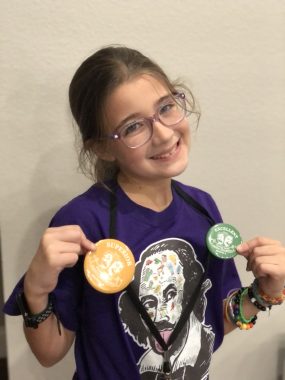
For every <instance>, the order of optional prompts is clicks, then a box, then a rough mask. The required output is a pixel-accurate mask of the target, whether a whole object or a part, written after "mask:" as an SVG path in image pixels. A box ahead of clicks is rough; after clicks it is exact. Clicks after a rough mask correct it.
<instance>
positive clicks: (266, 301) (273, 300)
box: [251, 278, 285, 307]
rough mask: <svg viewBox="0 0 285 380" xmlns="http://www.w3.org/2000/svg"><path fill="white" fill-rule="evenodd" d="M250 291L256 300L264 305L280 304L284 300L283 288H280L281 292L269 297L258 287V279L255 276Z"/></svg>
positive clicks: (284, 291)
mask: <svg viewBox="0 0 285 380" xmlns="http://www.w3.org/2000/svg"><path fill="white" fill-rule="evenodd" d="M251 288H252V293H253V296H254V298H255V299H256V301H257V302H258V303H259V304H260V305H262V306H265V307H269V306H275V305H281V304H282V303H283V301H284V300H285V289H283V290H282V292H281V294H280V295H279V296H277V297H271V296H269V295H267V294H266V293H264V291H263V290H262V289H260V287H259V283H258V279H257V278H256V279H255V280H254V281H253V283H252V285H251Z"/></svg>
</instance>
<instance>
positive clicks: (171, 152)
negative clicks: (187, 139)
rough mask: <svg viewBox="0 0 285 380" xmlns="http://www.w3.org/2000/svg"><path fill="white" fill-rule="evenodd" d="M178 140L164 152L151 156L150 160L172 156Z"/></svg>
mask: <svg viewBox="0 0 285 380" xmlns="http://www.w3.org/2000/svg"><path fill="white" fill-rule="evenodd" d="M179 143H180V140H179V141H177V143H176V144H175V145H174V146H173V147H172V148H171V149H170V150H169V151H168V152H166V153H162V154H158V155H156V156H152V157H151V159H152V160H166V159H168V158H170V157H171V156H173V154H174V153H176V151H177V149H178V146H179Z"/></svg>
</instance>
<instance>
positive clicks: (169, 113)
mask: <svg viewBox="0 0 285 380" xmlns="http://www.w3.org/2000/svg"><path fill="white" fill-rule="evenodd" d="M185 115H186V106H185V99H184V94H177V95H175V96H170V97H169V98H167V99H166V100H164V101H163V102H162V104H161V105H160V106H159V108H158V110H157V112H156V113H155V115H154V116H153V118H149V119H147V118H145V119H139V120H135V121H134V122H132V123H130V124H128V125H126V126H124V127H123V128H122V129H121V131H120V137H121V139H122V140H123V142H124V143H125V144H126V145H127V146H128V147H130V148H137V147H139V146H141V145H143V144H145V143H146V142H147V141H148V140H149V139H150V138H151V136H152V132H153V121H154V120H158V121H159V122H160V123H161V124H163V125H165V126H167V127H171V126H174V125H176V124H177V123H179V122H180V121H181V120H182V119H183V118H184V117H185Z"/></svg>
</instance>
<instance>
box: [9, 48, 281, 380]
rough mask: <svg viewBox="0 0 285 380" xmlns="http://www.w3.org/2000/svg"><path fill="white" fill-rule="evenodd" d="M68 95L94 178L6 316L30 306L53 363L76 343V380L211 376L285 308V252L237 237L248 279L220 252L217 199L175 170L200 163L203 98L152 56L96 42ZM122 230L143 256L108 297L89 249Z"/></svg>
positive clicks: (33, 340) (47, 361)
mask: <svg viewBox="0 0 285 380" xmlns="http://www.w3.org/2000/svg"><path fill="white" fill-rule="evenodd" d="M69 99H70V106H71V111H72V114H73V116H74V118H75V120H76V122H77V124H78V126H79V129H80V133H81V136H82V143H83V145H82V151H81V163H82V165H83V167H84V169H85V171H86V172H88V173H89V174H91V175H92V176H93V178H94V181H95V184H94V185H93V186H92V187H91V188H89V189H88V190H87V191H86V192H85V193H83V194H81V195H80V196H78V197H76V198H75V199H73V200H71V201H70V202H69V203H67V204H66V205H65V206H64V207H62V208H61V209H60V210H59V211H58V213H57V214H56V215H55V216H54V218H53V219H52V221H51V223H50V227H49V228H48V229H47V230H46V231H45V232H44V234H43V236H42V238H41V241H40V244H39V248H38V251H37V252H36V254H35V256H34V258H33V259H32V261H31V264H30V266H29V268H28V270H27V272H26V273H25V275H24V276H23V278H22V279H21V280H20V282H19V283H18V285H17V286H16V288H15V289H14V291H13V293H12V294H11V296H10V298H9V299H8V301H7V302H6V305H5V308H4V311H5V312H6V313H8V314H10V315H19V314H20V313H22V314H23V316H24V320H25V324H24V331H25V335H26V339H27V341H28V343H29V345H30V347H31V349H32V351H33V353H34V354H35V356H36V357H37V359H38V360H39V362H40V363H41V364H42V365H43V366H52V365H54V364H55V363H57V362H58V361H60V360H61V359H62V358H63V357H64V356H65V354H66V353H67V352H68V350H69V349H70V347H71V345H72V343H73V341H74V340H75V361H76V369H75V374H74V377H73V379H81V380H83V379H84V380H86V379H89V380H97V379H98V380H115V379H122V380H125V379H131V380H136V379H185V380H186V379H190V378H191V379H193V380H200V379H207V378H208V374H209V365H210V360H211V355H212V353H213V351H214V350H216V349H217V348H218V347H219V346H220V344H221V342H222V340H223V336H224V334H226V333H228V332H229V331H231V330H233V329H234V328H235V327H237V326H239V327H240V328H242V329H247V328H249V327H252V326H253V324H254V323H255V321H256V314H257V313H258V312H259V311H260V310H266V309H268V308H271V307H272V306H274V305H277V304H280V303H282V301H283V299H284V294H283V289H284V281H285V248H284V246H282V245H281V243H280V242H278V241H275V240H272V239H269V238H263V237H257V238H254V239H252V240H250V241H247V242H244V243H243V244H240V245H238V246H237V248H236V250H237V252H238V253H239V254H241V255H243V256H245V257H246V259H247V270H251V271H252V272H253V274H254V276H255V278H256V280H255V281H254V283H253V284H252V285H250V286H249V287H248V288H247V287H246V288H241V284H240V281H239V278H238V274H237V271H236V268H235V265H234V262H233V260H232V259H227V260H222V259H220V258H216V257H214V256H211V255H210V253H209V251H208V249H207V247H206V235H207V232H208V231H209V229H210V228H211V227H212V226H213V225H215V224H217V223H221V222H222V220H221V216H220V214H219V211H218V209H217V207H216V205H215V203H214V201H213V199H212V198H211V196H210V195H209V194H207V193H206V192H204V191H202V190H199V189H197V188H193V187H190V186H186V185H184V184H182V183H179V182H177V181H174V180H173V179H172V178H173V177H175V176H177V175H179V174H181V173H182V172H183V171H184V170H185V168H186V166H187V164H188V153H189V149H190V145H191V136H190V130H189V123H191V122H190V121H189V120H191V118H189V117H190V116H191V115H196V114H197V110H196V108H195V101H194V98H193V96H192V94H191V92H190V91H188V90H187V89H186V88H185V87H184V86H183V85H182V84H181V83H176V82H171V81H170V80H169V79H168V77H167V76H166V75H165V73H164V72H163V71H162V69H161V68H160V67H159V66H158V65H157V64H156V63H154V62H153V61H151V60H150V59H149V58H147V57H146V56H144V55H142V54H141V53H139V52H138V51H136V50H133V49H129V48H126V47H120V46H114V47H107V48H103V49H101V50H99V51H97V52H96V53H95V54H93V55H92V56H90V57H89V58H88V59H86V60H85V61H84V62H83V63H82V64H81V66H80V67H79V68H78V70H77V71H76V73H75V75H74V77H73V79H72V81H71V84H70V89H69ZM225 228H226V227H225ZM110 237H112V238H116V239H118V240H120V241H122V242H124V243H125V244H126V245H127V246H128V247H129V248H130V249H131V251H132V252H133V254H134V257H135V261H136V268H135V274H134V278H133V280H132V283H131V287H129V288H130V289H132V291H130V290H128V291H126V290H123V291H120V292H117V293H115V294H104V293H101V292H99V291H97V290H95V289H94V288H93V287H92V286H91V285H90V284H89V282H88V281H87V280H86V277H85V275H84V269H83V262H84V257H85V254H86V253H87V252H88V251H94V250H96V246H95V243H96V242H98V241H99V240H102V239H106V238H110ZM219 238H220V237H219ZM137 301H138V302H137ZM139 305H141V306H142V308H140V306H139ZM141 309H143V310H141ZM144 311H145V312H146V314H147V316H145V315H144ZM148 319H150V321H149V320H148ZM173 332H175V333H173ZM161 338H162V339H161Z"/></svg>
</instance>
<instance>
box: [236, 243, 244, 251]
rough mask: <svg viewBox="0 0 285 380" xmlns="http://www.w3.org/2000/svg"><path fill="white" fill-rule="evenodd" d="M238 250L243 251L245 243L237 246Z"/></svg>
mask: <svg viewBox="0 0 285 380" xmlns="http://www.w3.org/2000/svg"><path fill="white" fill-rule="evenodd" d="M236 250H237V251H238V252H242V250H243V244H239V245H238V246H236Z"/></svg>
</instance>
